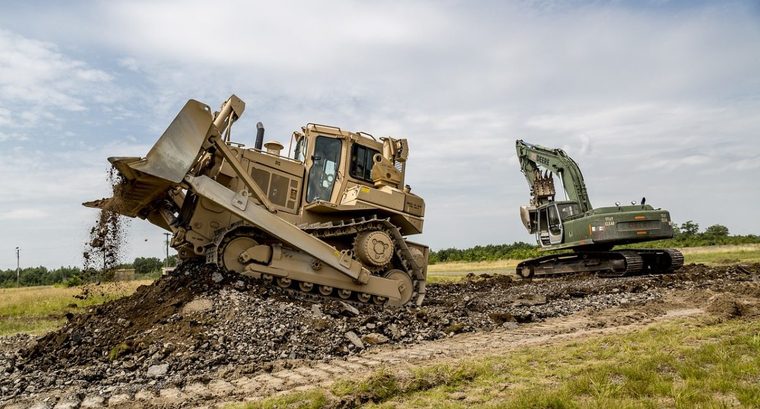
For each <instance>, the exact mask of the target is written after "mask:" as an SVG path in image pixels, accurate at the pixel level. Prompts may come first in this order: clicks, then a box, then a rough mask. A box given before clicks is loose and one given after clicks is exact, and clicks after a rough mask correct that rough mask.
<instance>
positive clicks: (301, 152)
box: [293, 137, 306, 162]
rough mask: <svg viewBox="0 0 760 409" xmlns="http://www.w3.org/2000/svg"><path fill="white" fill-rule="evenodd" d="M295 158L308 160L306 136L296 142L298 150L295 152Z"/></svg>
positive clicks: (301, 160)
mask: <svg viewBox="0 0 760 409" xmlns="http://www.w3.org/2000/svg"><path fill="white" fill-rule="evenodd" d="M293 159H295V160H297V161H299V162H305V161H306V137H301V138H300V139H298V142H296V150H295V152H294V153H293Z"/></svg>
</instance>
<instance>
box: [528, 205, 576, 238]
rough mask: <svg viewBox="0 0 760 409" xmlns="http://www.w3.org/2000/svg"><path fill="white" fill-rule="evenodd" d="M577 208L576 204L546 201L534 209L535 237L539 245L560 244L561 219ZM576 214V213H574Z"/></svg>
mask: <svg viewBox="0 0 760 409" xmlns="http://www.w3.org/2000/svg"><path fill="white" fill-rule="evenodd" d="M574 209H578V211H579V208H578V204H577V203H574V202H570V203H564V202H562V203H548V204H545V205H543V206H540V207H539V208H538V209H536V212H535V215H536V216H535V217H536V226H537V229H536V238H537V241H538V242H539V244H540V245H541V247H546V246H551V245H553V244H562V241H563V237H564V227H563V221H564V220H565V218H566V217H569V215H572V214H573V211H575V210H574ZM576 214H577V213H576Z"/></svg>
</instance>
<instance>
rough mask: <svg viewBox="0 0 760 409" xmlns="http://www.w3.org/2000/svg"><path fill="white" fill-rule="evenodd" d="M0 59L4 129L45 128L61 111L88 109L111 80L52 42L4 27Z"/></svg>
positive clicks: (0, 110)
mask: <svg viewBox="0 0 760 409" xmlns="http://www.w3.org/2000/svg"><path fill="white" fill-rule="evenodd" d="M0 55H2V56H3V58H2V59H1V60H0V126H3V127H4V128H6V129H8V128H11V129H20V128H31V127H35V126H45V121H47V122H60V121H62V120H63V116H64V115H66V114H65V113H71V112H79V111H86V110H88V109H91V108H92V107H91V104H92V101H93V99H94V98H96V97H98V96H101V97H102V96H103V95H105V94H104V93H103V91H105V89H104V87H103V86H104V85H105V84H108V83H110V82H111V80H112V77H111V75H109V74H108V73H106V72H104V71H102V70H99V69H95V68H92V67H90V66H89V65H88V64H87V63H85V62H83V61H81V60H77V59H73V58H70V57H68V56H66V55H64V54H62V53H61V52H60V51H59V50H58V47H57V46H56V45H54V44H52V43H49V42H44V41H37V40H33V39H29V38H26V37H24V36H21V35H19V34H16V33H12V32H9V31H7V30H3V29H0ZM3 139H8V138H7V137H6V138H3Z"/></svg>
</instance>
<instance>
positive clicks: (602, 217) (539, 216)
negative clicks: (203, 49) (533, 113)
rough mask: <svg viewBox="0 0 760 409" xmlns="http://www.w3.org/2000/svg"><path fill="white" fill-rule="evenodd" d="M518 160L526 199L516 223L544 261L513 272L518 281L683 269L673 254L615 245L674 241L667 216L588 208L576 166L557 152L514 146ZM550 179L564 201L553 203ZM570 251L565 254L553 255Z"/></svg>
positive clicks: (635, 207)
mask: <svg viewBox="0 0 760 409" xmlns="http://www.w3.org/2000/svg"><path fill="white" fill-rule="evenodd" d="M516 150H517V158H518V160H519V162H520V168H521V171H522V173H523V174H524V175H525V179H526V180H527V181H528V185H529V186H530V194H531V200H530V204H529V205H527V206H521V207H520V218H521V220H522V222H523V224H524V225H525V228H526V229H527V230H528V232H529V233H531V234H534V235H535V237H536V242H537V243H538V246H539V249H540V250H543V251H549V252H552V253H553V254H549V255H546V256H543V257H538V258H533V259H530V260H525V261H522V262H521V263H519V264H518V265H517V267H516V273H517V275H518V276H520V277H523V278H534V277H554V276H561V275H567V274H576V273H591V274H597V275H600V276H606V277H619V276H628V275H638V274H657V273H670V272H673V271H675V270H677V269H679V268H680V267H681V266H682V265H683V255H682V254H681V252H679V251H678V250H676V249H628V248H626V249H622V250H613V248H614V246H617V245H623V244H632V243H641V242H646V241H652V240H661V239H669V238H672V237H673V225H672V221H671V219H670V212H668V211H667V210H663V209H655V208H654V207H652V206H651V205H648V204H646V198H642V199H641V201H640V203H638V204H637V203H635V202H632V203H631V204H630V205H621V204H620V203H615V206H610V207H600V208H593V207H592V206H591V201H590V200H589V196H588V190H587V188H586V183H585V182H584V180H583V174H582V173H581V170H580V168H579V167H578V164H577V163H576V162H575V161H574V160H573V159H572V158H571V157H570V156H569V155H568V154H567V153H566V152H565V151H563V150H562V149H552V148H546V147H543V146H539V145H534V144H530V143H527V142H524V141H522V140H518V141H516ZM554 175H557V176H558V177H559V179H560V180H561V181H562V186H563V188H564V192H565V195H566V200H557V199H556V194H557V192H556V189H555V186H554ZM561 250H572V251H570V252H557V251H561Z"/></svg>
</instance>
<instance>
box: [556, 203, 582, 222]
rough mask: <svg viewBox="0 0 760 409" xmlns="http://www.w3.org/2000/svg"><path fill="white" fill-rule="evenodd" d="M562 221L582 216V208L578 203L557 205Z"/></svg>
mask: <svg viewBox="0 0 760 409" xmlns="http://www.w3.org/2000/svg"><path fill="white" fill-rule="evenodd" d="M557 207H558V208H559V213H560V218H562V220H568V219H573V218H575V217H578V216H580V215H581V207H580V205H578V203H563V204H559V205H557Z"/></svg>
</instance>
